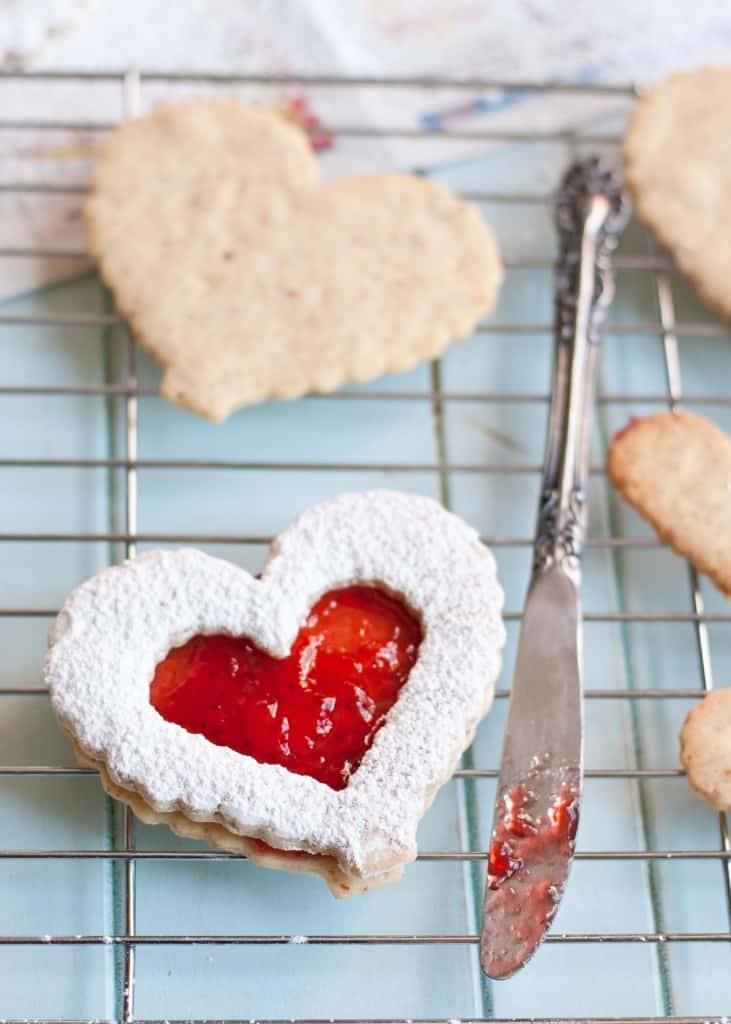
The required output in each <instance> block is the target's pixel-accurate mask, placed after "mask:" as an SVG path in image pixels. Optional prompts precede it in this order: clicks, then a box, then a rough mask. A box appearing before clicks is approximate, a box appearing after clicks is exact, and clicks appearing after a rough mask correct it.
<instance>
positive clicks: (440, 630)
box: [45, 491, 504, 895]
mask: <svg viewBox="0 0 731 1024" xmlns="http://www.w3.org/2000/svg"><path fill="white" fill-rule="evenodd" d="M501 607H502V591H501V589H500V586H499V584H498V583H497V580H496V576H495V564H494V560H493V558H492V556H491V555H490V553H489V552H488V551H487V549H486V548H485V547H483V546H482V545H481V544H480V543H479V540H478V537H477V535H476V533H475V532H474V530H472V529H471V528H470V527H468V526H467V525H466V524H465V523H464V522H462V521H461V520H460V519H458V518H457V517H456V516H454V515H452V514H451V513H449V512H446V511H445V510H444V509H443V508H442V507H441V506H440V505H438V504H437V503H436V502H434V501H432V500H431V499H428V498H420V497H414V496H409V495H402V494H398V493H394V492H388V491H373V492H367V493H364V494H350V495H343V496H341V497H340V498H336V499H334V500H332V501H330V502H326V503H325V504H323V505H320V506H317V507H315V508H312V509H310V510H309V511H307V512H305V513H304V514H303V515H302V516H300V518H299V519H298V520H296V522H295V523H294V524H293V525H292V526H290V527H289V528H288V529H287V530H286V531H285V532H284V533H283V534H282V535H281V536H280V537H279V538H278V539H277V540H276V541H275V543H274V545H273V548H272V553H271V556H270V559H269V561H268V562H267V565H266V567H265V569H264V571H263V573H262V575H261V577H260V578H259V579H257V578H254V577H252V576H251V575H249V573H247V572H245V571H244V570H242V569H240V568H238V567H236V566H234V565H231V564H230V563H228V562H224V561H221V560H219V559H215V558H210V557H209V556H207V555H204V554H202V553H200V552H197V551H193V550H190V549H188V550H179V551H155V552H150V553H147V554H145V555H142V556H141V557H139V558H137V559H136V560H134V561H130V562H126V563H124V564H123V565H121V566H119V567H115V568H111V569H107V570H105V571H104V572H102V573H100V574H99V575H98V576H95V577H94V578H93V579H91V580H89V581H88V582H87V583H84V584H83V585H82V586H80V587H79V588H78V589H77V590H75V591H74V592H73V593H72V594H71V595H70V597H69V598H68V600H67V601H66V603H65V605H64V607H63V609H62V610H61V612H60V613H59V616H58V619H57V621H56V624H55V626H54V628H53V630H52V634H51V643H50V650H49V653H48V657H47V660H46V667H45V674H46V680H47V683H48V687H49V690H50V693H51V700H52V704H53V708H54V711H55V713H56V715H57V717H58V719H59V722H60V724H61V726H62V727H63V728H64V730H65V731H66V732H67V733H68V734H69V735H70V737H71V738H72V740H73V743H74V747H75V750H76V751H77V755H78V756H79V759H80V760H81V761H82V763H84V764H91V765H94V766H96V767H98V768H99V769H100V772H101V777H102V781H103V783H104V785H105V787H106V788H107V789H108V790H109V792H111V793H112V794H113V795H115V796H117V797H119V798H120V799H122V800H125V801H126V802H127V803H129V804H130V805H131V806H132V807H133V808H134V809H135V811H136V812H137V813H139V814H140V816H141V817H142V818H144V819H145V820H147V821H166V822H167V823H168V824H170V825H171V826H172V827H173V828H174V829H175V830H176V831H178V832H181V833H182V834H184V835H193V836H200V837H206V838H208V839H209V840H210V841H211V842H212V843H214V844H215V845H217V846H221V847H223V848H224V849H232V850H236V851H238V852H244V853H247V854H249V855H250V856H252V857H253V858H254V859H255V860H259V861H261V862H263V863H267V864H273V866H277V867H288V868H293V869H295V870H307V871H316V872H318V873H320V874H322V875H323V876H324V877H325V879H326V881H327V882H328V884H329V885H330V886H331V888H332V889H333V891H334V892H336V894H337V895H346V894H350V893H353V892H359V891H363V890H364V889H367V888H370V887H373V886H374V885H380V884H383V883H384V882H387V881H392V880H394V879H395V878H397V877H399V875H400V874H401V872H402V870H403V865H404V864H405V863H406V862H408V861H409V860H411V859H413V857H414V856H415V854H416V829H417V825H418V822H419V819H420V818H421V816H422V814H423V813H424V811H425V809H426V808H427V807H428V806H429V804H430V803H431V800H432V799H433V797H434V795H435V793H436V790H437V789H438V788H439V786H440V785H442V783H444V782H445V781H447V779H448V778H449V777H450V776H451V774H452V772H453V770H454V767H455V765H456V763H457V760H458V759H459V757H460V755H461V753H462V752H463V750H464V749H465V747H466V746H467V745H468V744H469V742H470V741H471V738H472V735H473V733H474V730H475V727H476V725H477V723H478V721H479V719H480V717H481V716H482V715H483V714H484V713H485V712H486V711H487V708H488V706H489V704H490V701H491V698H492V690H493V684H494V681H495V679H496V677H497V674H498V671H499V667H500V651H501V648H502V645H503V642H504V630H503V625H502V620H501V616H500V611H501ZM201 659H202V660H201ZM272 659H278V667H277V665H273V664H272ZM320 659H321V660H320ZM206 662H208V666H207V667H206ZM288 688H294V691H295V692H293V693H290V692H288ZM238 702H241V708H237V703H238ZM280 705H281V706H280ZM267 717H269V718H270V720H271V725H269V723H268V722H267ZM285 719H286V721H285ZM247 729H249V732H250V735H243V734H242V732H243V731H244V730H247ZM234 748H235V749H234ZM323 757H324V761H323V760H321V758H323Z"/></svg>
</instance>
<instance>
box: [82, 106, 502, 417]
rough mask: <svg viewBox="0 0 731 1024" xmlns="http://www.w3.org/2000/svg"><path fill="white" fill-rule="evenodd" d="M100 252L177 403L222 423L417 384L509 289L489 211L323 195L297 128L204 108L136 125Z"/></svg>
mask: <svg viewBox="0 0 731 1024" xmlns="http://www.w3.org/2000/svg"><path fill="white" fill-rule="evenodd" d="M86 217H87V223H88V226H89V238H90V245H91V251H92V254H93V255H94V257H95V259H96V260H97V261H98V263H99V266H100V269H101V273H102V276H103V277H104V280H105V281H106V283H107V284H108V285H109V286H110V288H111V289H112V291H113V292H114V295H115V298H116V301H117V304H118V306H119V308H120V310H121V311H122V313H123V314H124V315H125V316H126V317H127V319H128V320H129V322H130V324H131V326H132V330H133V332H134V334H135V336H136V337H137V339H138V340H139V341H140V342H141V343H142V344H143V345H144V346H145V347H146V348H148V349H149V350H150V351H151V352H152V354H153V355H154V356H155V357H156V358H157V359H158V360H159V362H160V363H161V364H162V366H163V367H164V369H165V374H164V377H163V382H162V393H163V395H164V396H165V397H166V398H168V399H169V400H170V401H172V402H175V403H177V404H180V405H182V406H185V407H186V408H188V409H190V410H192V411H193V412H197V413H200V414H201V415H203V416H206V417H208V418H209V419H212V420H221V419H224V418H225V417H226V416H228V415H229V414H230V413H231V412H232V411H233V410H234V409H236V408H238V407H239V406H242V405H249V404H252V403H255V402H261V401H264V400H265V399H268V398H293V397H295V396H298V395H302V394H304V393H305V392H308V391H323V392H326V391H331V390H333V389H334V388H337V387H338V386H339V385H341V384H343V383H344V382H346V381H360V380H366V379H368V378H370V377H375V376H378V375H379V374H382V373H385V372H387V371H400V370H407V369H409V368H411V367H412V366H414V365H415V364H416V363H418V362H421V361H422V360H425V359H431V358H434V357H436V356H438V355H439V354H440V353H441V352H442V351H443V350H444V348H445V347H446V345H447V344H448V343H449V342H450V341H453V340H455V339H457V338H460V337H464V336H466V335H468V334H470V333H471V331H472V330H473V328H474V327H475V325H476V323H477V321H478V320H479V319H480V317H482V316H483V315H484V314H485V313H487V312H488V311H489V310H490V309H491V308H492V306H493V304H494V302H495V299H496V295H497V291H498V287H499V284H500V281H501V278H502V269H501V263H500V257H499V252H498V247H497V242H496V240H495V237H494V235H493V233H492V231H491V230H490V228H489V227H488V226H487V225H486V223H485V222H484V220H483V219H482V217H481V215H480V213H479V211H478V210H477V208H476V207H475V206H473V205H471V204H469V203H466V202H464V201H462V200H460V199H458V198H457V197H456V196H455V195H454V194H453V193H452V192H450V191H449V189H447V188H446V187H445V186H443V185H441V184H438V183H435V182H431V181H427V180H424V179H422V178H417V177H412V176H409V175H398V174H377V175H367V176H361V177H353V178H344V179H341V180H339V181H335V182H333V183H330V184H327V185H321V184H319V182H318V165H317V162H316V160H315V158H314V156H313V155H312V153H311V152H310V149H309V146H308V143H307V142H306V140H305V138H304V136H303V135H302V134H301V132H300V131H299V129H298V128H296V127H294V126H293V125H291V124H288V123H287V122H285V121H284V120H283V119H282V118H280V117H279V116H278V115H276V114H273V113H268V112H265V111H258V110H255V109H252V108H250V107H247V106H244V105H243V104H240V103H237V102H235V101H220V100H215V101H213V100H209V101H203V100H195V101H190V102H187V103H180V104H174V105H168V106H163V107H160V108H158V109H157V110H155V111H153V113H152V114H150V115H149V116H147V117H145V118H141V119H139V120H135V121H130V122H128V123H125V124H123V125H122V126H121V127H119V128H118V129H117V130H116V131H115V132H113V133H112V135H111V137H110V138H109V140H108V141H107V142H106V144H105V146H104V148H103V151H102V154H101V157H100V159H99V162H98V164H97V167H96V170H95V173H94V176H93V179H92V190H91V196H90V198H89V200H88V203H87V206H86Z"/></svg>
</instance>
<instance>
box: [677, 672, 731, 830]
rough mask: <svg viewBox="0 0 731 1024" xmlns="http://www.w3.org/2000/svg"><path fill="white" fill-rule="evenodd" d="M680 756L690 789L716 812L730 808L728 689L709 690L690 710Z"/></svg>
mask: <svg viewBox="0 0 731 1024" xmlns="http://www.w3.org/2000/svg"><path fill="white" fill-rule="evenodd" d="M680 757H681V760H682V762H683V765H684V766H685V769H686V771H687V773H688V780H689V782H690V784H691V785H692V786H693V789H695V791H696V792H697V793H699V794H700V796H702V797H703V798H704V800H707V801H708V803H709V804H710V805H711V807H714V808H715V809H716V810H717V811H731V689H723V690H712V691H711V692H710V693H708V694H707V695H706V696H705V697H704V698H703V700H702V701H701V702H700V703H699V704H696V706H695V707H694V708H692V709H691V711H690V712H689V714H688V717H687V718H686V720H685V723H684V725H683V728H682V730H681V732H680Z"/></svg>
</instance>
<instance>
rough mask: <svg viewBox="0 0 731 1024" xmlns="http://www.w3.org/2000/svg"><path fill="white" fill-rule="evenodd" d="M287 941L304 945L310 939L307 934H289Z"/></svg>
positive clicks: (296, 944)
mask: <svg viewBox="0 0 731 1024" xmlns="http://www.w3.org/2000/svg"><path fill="white" fill-rule="evenodd" d="M289 941H290V943H291V944H292V945H294V946H304V945H305V943H307V942H309V941H310V940H309V937H308V936H307V935H290V937H289Z"/></svg>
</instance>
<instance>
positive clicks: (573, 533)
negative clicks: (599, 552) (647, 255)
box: [533, 157, 630, 584]
mask: <svg viewBox="0 0 731 1024" xmlns="http://www.w3.org/2000/svg"><path fill="white" fill-rule="evenodd" d="M629 213H630V203H629V199H628V197H627V195H626V193H624V192H623V191H622V188H621V186H620V184H619V182H618V181H617V180H616V178H615V177H614V176H613V175H612V173H611V172H610V171H609V170H608V169H607V168H606V167H604V166H603V165H602V163H601V162H600V161H599V159H598V158H597V157H589V158H588V159H585V160H579V161H577V162H576V163H574V164H572V166H571V167H570V168H569V170H568V171H567V173H566V175H565V176H564V179H563V181H562V183H561V187H560V189H559V193H558V196H557V200H556V226H557V228H558V233H559V257H558V263H557V265H556V306H555V351H554V365H553V387H552V398H551V409H550V413H549V420H548V440H547V445H546V458H545V471H544V477H543V484H542V488H541V497H540V502H539V509H538V523H537V527H536V541H535V549H534V560H533V575H534V577H535V576H536V575H538V574H540V573H542V572H544V571H545V570H546V569H548V568H550V567H551V566H553V565H560V566H561V568H562V569H563V570H564V571H565V572H566V573H567V575H569V576H570V577H571V578H572V579H573V581H574V582H575V583H576V584H578V582H579V578H580V556H581V551H582V548H583V545H584V531H585V525H586V485H587V476H588V472H589V453H590V448H591V423H592V408H593V403H594V378H595V371H596V363H597V356H598V347H599V337H600V330H601V326H602V324H603V322H604V318H605V315H606V310H607V307H608V305H609V303H610V301H611V299H612V296H613V294H614V275H613V271H612V259H611V257H612V252H613V250H614V248H615V247H616V245H617V242H618V241H619V236H620V234H621V232H622V229H623V228H624V226H625V224H626V222H627V219H628V217H629Z"/></svg>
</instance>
